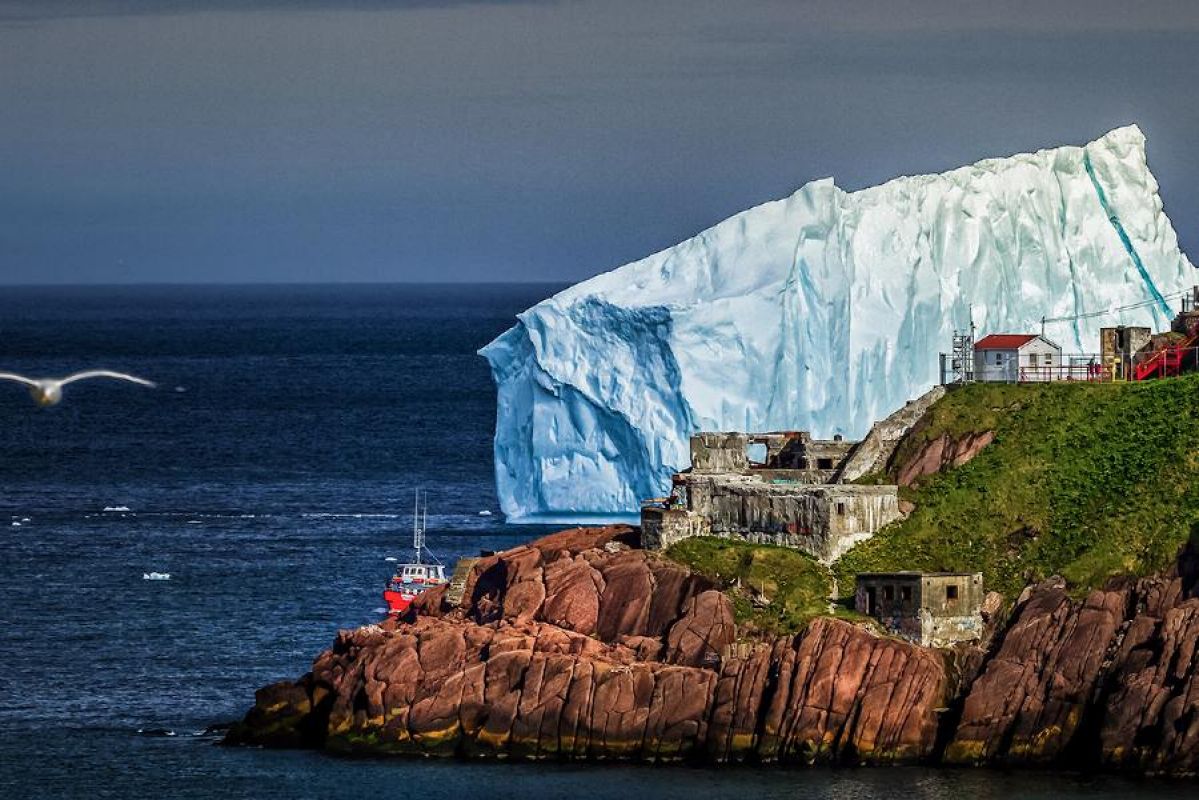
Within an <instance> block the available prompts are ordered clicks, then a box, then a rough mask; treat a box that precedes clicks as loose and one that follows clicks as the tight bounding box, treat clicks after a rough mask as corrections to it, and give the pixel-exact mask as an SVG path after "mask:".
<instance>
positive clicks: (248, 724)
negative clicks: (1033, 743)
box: [229, 527, 949, 763]
mask: <svg viewBox="0 0 1199 800" xmlns="http://www.w3.org/2000/svg"><path fill="white" fill-rule="evenodd" d="M635 543H636V533H635V531H633V530H632V529H629V528H620V527H609V528H599V529H576V530H571V531H564V532H562V533H559V534H555V535H553V536H549V537H546V538H544V539H540V540H538V541H536V542H534V543H532V544H530V545H528V546H524V547H519V548H516V549H514V550H510V551H507V552H504V553H500V554H498V555H496V556H493V557H490V558H486V559H483V560H481V561H480V562H479V563H478V564H477V565H476V567H475V569H474V572H473V573H472V575H471V577H470V579H469V580H468V583H467V586H466V590H465V593H464V595H463V599H462V601H461V602H460V603H459V604H458V605H456V606H454V607H448V606H447V604H446V603H445V601H444V592H442V591H440V590H438V591H435V592H430V593H427V594H426V595H424V596H423V597H422V598H421V600H422V608H421V610H420V614H419V616H418V617H417V619H416V620H415V621H414V622H398V623H397V622H394V621H387V622H384V623H381V624H380V625H373V626H368V627H364V628H359V629H357V630H352V631H342V632H340V633H339V634H338V637H337V640H336V641H335V642H334V645H333V647H332V648H331V649H330V650H327V651H325V652H324V653H322V654H321V655H320V656H319V657H318V658H317V660H316V662H315V663H314V665H313V669H312V672H311V673H309V674H308V675H305V676H304V677H303V678H301V679H300V680H299V681H296V682H284V683H280V684H275V685H273V686H269V687H266V688H264V689H262V690H260V691H259V692H258V694H257V698H256V704H255V706H254V708H253V709H252V710H251V711H250V712H249V714H248V715H247V716H246V718H245V721H244V722H243V723H242V724H240V725H238V726H236V727H235V728H234V729H233V730H232V731H231V733H230V735H229V741H230V743H241V744H262V745H268V746H300V747H320V748H325V749H328V750H331V751H338V752H351V753H353V752H369V753H382V752H386V753H424V754H431V753H436V754H463V755H479V756H498V757H504V756H511V757H523V758H545V757H553V758H588V759H614V758H620V759H633V760H640V761H669V760H679V759H695V760H709V761H718V762H723V761H741V760H755V761H779V762H789V763H797V762H798V763H813V762H828V763H831V762H851V763H877V762H895V761H914V760H918V759H922V758H927V757H929V756H930V755H931V754H932V753H933V752H934V748H935V746H936V740H937V728H938V713H937V709H938V708H940V707H941V706H942V705H943V704H944V701H945V698H946V697H947V695H948V687H949V678H948V673H947V670H946V667H945V661H944V659H943V658H942V656H941V654H939V653H936V652H934V651H931V650H924V649H921V648H919V647H914V646H912V645H909V644H906V643H903V642H900V641H896V640H892V639H886V638H880V637H878V636H875V635H873V634H870V633H868V632H866V631H865V630H862V629H861V628H858V627H856V626H854V625H851V624H849V623H846V622H843V621H839V620H834V619H819V620H817V621H815V622H813V623H812V624H811V625H809V626H808V628H807V629H806V630H805V631H804V632H803V633H802V634H800V635H797V636H786V637H765V638H759V639H757V640H751V641H744V640H741V641H739V640H738V636H737V629H736V628H737V626H736V624H735V622H734V618H733V608H732V604H731V603H730V601H729V599H728V598H727V597H726V596H725V595H724V594H723V593H721V592H719V591H717V590H715V589H714V588H713V585H712V583H711V582H710V581H709V580H708V579H706V578H703V577H700V576H697V575H694V574H691V573H690V572H689V571H688V570H686V569H684V568H682V567H680V566H678V565H676V564H674V563H672V562H670V561H668V560H666V559H665V558H663V557H662V556H660V555H658V554H654V553H650V552H647V551H644V550H639V549H636V548H635V547H633V546H632V545H634V544H635Z"/></svg>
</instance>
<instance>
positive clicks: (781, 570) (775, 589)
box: [666, 537, 832, 634]
mask: <svg viewBox="0 0 1199 800" xmlns="http://www.w3.org/2000/svg"><path fill="white" fill-rule="evenodd" d="M666 555H667V557H669V558H670V559H672V560H674V561H676V562H678V563H680V564H683V565H685V566H687V567H690V568H691V569H693V570H695V571H696V572H698V573H700V574H702V575H706V576H708V577H709V578H712V579H713V580H714V581H716V583H717V584H718V585H719V586H720V587H721V589H722V590H723V591H724V592H725V593H726V594H727V595H728V596H729V597H730V598H731V599H732V601H733V612H734V615H735V617H736V620H737V623H738V624H739V625H745V624H748V625H749V626H750V627H751V628H754V629H756V630H760V631H765V632H769V633H780V634H781V633H794V632H796V631H798V630H800V629H802V628H803V627H804V625H806V624H807V623H808V621H809V620H811V619H812V618H813V617H817V616H820V615H823V614H827V613H828V597H829V594H830V592H831V590H832V582H831V581H832V575H831V574H830V572H829V570H828V569H827V568H826V567H824V566H822V565H821V564H819V563H817V562H816V560H815V559H812V558H809V557H808V556H806V555H804V554H803V553H801V552H799V551H798V550H792V549H790V548H786V547H773V546H770V545H760V544H750V543H749V542H746V541H742V540H738V539H719V538H715V537H700V538H696V539H684V540H683V541H681V542H679V543H678V544H675V545H674V546H673V547H671V548H670V549H669V550H667V551H666Z"/></svg>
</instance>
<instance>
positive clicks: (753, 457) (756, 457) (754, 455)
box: [745, 442, 766, 464]
mask: <svg viewBox="0 0 1199 800" xmlns="http://www.w3.org/2000/svg"><path fill="white" fill-rule="evenodd" d="M745 457H746V458H748V459H749V463H751V464H765V463H766V443H765V442H750V443H749V444H747V445H746V446H745Z"/></svg>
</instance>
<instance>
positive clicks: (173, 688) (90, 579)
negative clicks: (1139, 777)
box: [0, 285, 1192, 800]
mask: <svg viewBox="0 0 1199 800" xmlns="http://www.w3.org/2000/svg"><path fill="white" fill-rule="evenodd" d="M555 288H557V287H550V286H527V285H526V286H421V287H417V286H369V287H359V286H354V287H236V288H235V287H215V288H183V287H174V288H166V287H138V288H128V287H122V288H115V287H113V288H55V289H49V288H5V289H2V290H0V370H12V371H17V372H23V373H27V374H33V375H55V374H60V373H67V372H70V371H74V370H76V369H81V368H86V367H99V366H103V367H108V368H113V369H122V370H128V371H131V372H135V373H137V374H140V375H144V376H146V377H148V378H151V379H153V380H155V381H157V382H158V383H159V385H160V388H159V389H157V390H154V391H149V390H145V389H142V388H140V387H136V386H131V385H125V384H118V383H108V382H90V383H80V384H77V385H72V386H70V387H68V389H67V394H66V398H65V400H64V402H63V404H62V405H60V406H58V407H55V408H50V409H38V408H36V407H35V406H34V405H33V403H32V401H31V400H30V399H29V397H28V396H27V395H26V394H25V392H24V391H23V390H22V389H21V388H20V387H18V386H16V385H8V384H0V797H5V798H24V797H34V798H40V797H46V798H57V797H79V798H106V797H114V798H140V797H186V798H222V800H230V799H231V798H242V797H245V798H293V797H294V798H325V797H391V796H397V795H398V796H401V797H409V796H425V797H434V796H435V797H451V798H474V797H480V798H509V797H511V798H541V797H578V796H587V797H596V798H607V797H612V798H617V797H619V798H628V797H663V798H676V797H677V798H688V800H694V798H696V797H698V796H706V797H744V796H751V797H755V798H776V797H777V798H866V797H895V796H913V797H919V798H955V799H956V798H961V797H962V796H972V797H974V798H992V797H1054V798H1063V797H1102V798H1114V797H1125V796H1129V795H1131V794H1136V795H1139V796H1153V797H1167V796H1174V795H1178V796H1181V795H1183V794H1190V793H1191V792H1192V784H1189V783H1169V782H1156V781H1129V780H1125V779H1120V778H1112V777H1088V776H1082V775H1055V774H1049V773H1031V774H1030V773H1014V774H1009V773H1003V772H997V771H989V770H931V769H915V768H913V769H907V768H904V769H874V770H846V769H843V770H828V769H817V770H782V769H774V768H762V769H753V768H727V769H703V768H691V767H669V768H666V767H635V766H617V765H574V764H507V763H461V762H455V761H425V760H366V761H348V760H344V759H337V758H332V757H328V756H324V755H321V754H316V753H307V752H278V751H264V750H255V749H228V748H222V747H217V746H215V743H214V742H215V740H214V739H213V737H211V736H204V735H202V732H203V731H204V730H205V728H206V727H208V726H209V725H212V724H214V723H220V722H224V721H228V720H231V719H236V718H238V717H240V716H241V715H242V714H243V713H244V712H245V710H246V708H247V707H248V706H249V705H250V704H251V702H252V698H253V692H254V690H255V689H256V688H258V687H259V686H261V685H264V684H266V683H269V682H271V681H274V680H278V679H280V678H285V677H295V676H298V675H300V674H302V673H303V672H304V671H306V669H307V668H308V666H309V665H310V664H311V661H312V659H313V657H315V656H316V654H317V653H318V652H319V651H320V650H321V649H323V648H324V647H326V646H327V645H328V644H329V643H330V642H331V641H332V639H333V636H334V635H335V632H336V630H337V629H338V628H342V627H349V626H354V625H360V624H363V623H366V622H370V621H372V620H375V619H377V618H378V617H379V616H380V611H379V609H380V606H381V598H380V595H379V592H380V590H381V587H382V583H383V581H384V580H385V579H386V578H387V577H388V575H389V567H390V564H388V563H387V562H386V561H384V558H385V557H386V556H388V555H397V556H403V555H404V554H405V547H406V546H407V544H408V537H409V530H410V524H411V522H410V517H409V511H408V509H409V507H410V504H411V498H412V491H413V489H414V488H415V487H418V486H420V487H424V488H425V489H427V490H428V492H429V505H430V518H429V528H430V532H429V537H428V541H429V545H430V547H431V548H432V549H433V550H434V551H435V552H437V553H439V554H440V555H441V556H442V557H443V558H444V559H446V560H447V561H449V560H452V559H454V558H456V557H458V556H460V555H464V554H472V553H474V552H476V551H478V550H479V549H483V548H486V549H501V548H504V547H509V546H512V545H515V544H517V543H519V542H521V541H524V540H527V539H529V538H532V537H534V536H537V535H540V534H542V533H545V532H548V531H549V530H552V528H538V527H532V526H523V527H516V526H506V525H504V524H503V523H502V521H501V520H500V518H499V516H498V510H497V506H496V498H495V490H494V483H493V479H492V468H491V437H492V427H493V424H494V419H495V401H494V395H493V392H492V389H491V384H490V378H489V376H488V373H487V369H486V365H485V364H484V362H483V361H482V359H480V358H478V357H476V356H475V355H474V351H475V349H476V348H478V347H479V346H481V345H482V344H485V343H486V342H488V341H490V340H491V338H492V337H494V336H495V335H496V334H497V333H499V332H501V331H502V330H503V329H504V328H506V327H507V326H508V325H509V324H510V323H511V320H512V317H513V315H514V314H515V313H516V312H518V311H520V310H521V309H523V308H525V307H527V306H528V305H530V304H531V303H533V302H535V301H536V300H538V299H540V298H542V297H544V296H545V295H546V294H548V293H549V292H552V291H553V290H554V289H555ZM480 511H491V512H492V516H481V515H480V513H479V512H480ZM150 571H157V572H169V573H170V574H171V579H170V580H169V581H146V580H143V579H142V575H143V573H145V572H150Z"/></svg>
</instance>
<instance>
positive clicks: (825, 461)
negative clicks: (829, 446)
mask: <svg viewBox="0 0 1199 800" xmlns="http://www.w3.org/2000/svg"><path fill="white" fill-rule="evenodd" d="M832 468H833V460H832V459H831V458H818V459H816V469H832Z"/></svg>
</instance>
